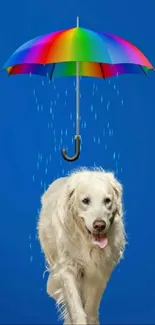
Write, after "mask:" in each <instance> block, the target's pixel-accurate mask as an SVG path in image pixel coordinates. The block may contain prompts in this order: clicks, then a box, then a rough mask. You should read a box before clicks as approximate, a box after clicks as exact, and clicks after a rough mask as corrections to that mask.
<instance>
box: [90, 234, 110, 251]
mask: <svg viewBox="0 0 155 325" xmlns="http://www.w3.org/2000/svg"><path fill="white" fill-rule="evenodd" d="M92 241H93V244H95V245H98V246H99V247H100V248H105V247H106V246H107V244H108V239H107V237H106V235H103V234H93V238H92Z"/></svg>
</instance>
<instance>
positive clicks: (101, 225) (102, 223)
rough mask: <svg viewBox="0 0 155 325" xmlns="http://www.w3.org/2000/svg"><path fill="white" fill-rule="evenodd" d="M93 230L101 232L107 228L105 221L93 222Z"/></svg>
mask: <svg viewBox="0 0 155 325" xmlns="http://www.w3.org/2000/svg"><path fill="white" fill-rule="evenodd" d="M93 228H94V229H95V230H96V231H98V232H101V231H103V230H104V229H105V228H106V223H105V221H102V220H95V221H94V222H93Z"/></svg>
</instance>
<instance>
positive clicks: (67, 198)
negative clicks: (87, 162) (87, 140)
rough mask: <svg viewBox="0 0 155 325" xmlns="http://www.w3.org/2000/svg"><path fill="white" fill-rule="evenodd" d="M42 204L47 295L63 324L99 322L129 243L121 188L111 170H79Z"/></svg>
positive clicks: (40, 228)
mask: <svg viewBox="0 0 155 325" xmlns="http://www.w3.org/2000/svg"><path fill="white" fill-rule="evenodd" d="M41 202H42V208H41V212H40V217H39V221H38V236H39V240H40V244H41V248H42V250H43V252H44V254H45V258H46V262H47V264H48V271H49V277H48V281H47V293H48V294H49V296H50V297H52V298H54V299H55V301H56V303H57V305H58V307H59V308H60V311H61V316H62V318H64V320H65V322H64V324H76V325H77V324H78V325H79V324H81V325H86V324H93V325H94V324H99V320H98V310H99V306H100V301H101V298H102V295H103V293H104V291H105V288H106V286H107V283H108V280H109V279H110V276H111V273H112V271H113V269H114V268H115V266H116V265H117V264H118V262H119V261H120V259H121V258H122V257H123V253H124V250H125V245H126V234H125V227H124V221H123V207H122V185H121V184H120V183H119V182H118V180H116V178H115V176H114V174H113V173H112V172H106V171H104V170H103V169H102V168H92V169H87V168H80V169H78V170H74V171H73V172H71V173H70V174H69V175H68V176H67V177H64V178H59V179H57V180H56V181H54V182H53V183H52V184H51V185H50V186H49V188H48V190H47V191H46V192H45V193H44V194H43V196H42V198H41Z"/></svg>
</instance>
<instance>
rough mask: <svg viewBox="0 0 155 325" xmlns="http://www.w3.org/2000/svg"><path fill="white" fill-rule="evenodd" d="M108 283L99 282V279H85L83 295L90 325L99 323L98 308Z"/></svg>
mask: <svg viewBox="0 0 155 325" xmlns="http://www.w3.org/2000/svg"><path fill="white" fill-rule="evenodd" d="M106 283H107V282H105V283H98V281H97V279H92V280H87V279H85V281H84V284H83V294H82V296H83V302H84V310H85V313H86V315H87V322H88V324H89V325H99V319H98V310H99V306H100V301H101V298H102V295H103V292H104V290H105V287H106Z"/></svg>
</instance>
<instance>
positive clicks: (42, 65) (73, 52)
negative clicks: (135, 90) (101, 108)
mask: <svg viewBox="0 0 155 325" xmlns="http://www.w3.org/2000/svg"><path fill="white" fill-rule="evenodd" d="M3 69H6V70H7V72H8V74H9V75H15V74H28V73H31V74H37V75H41V76H49V78H50V79H52V78H53V77H65V76H76V135H75V154H74V155H73V156H71V157H70V156H68V154H67V151H66V149H65V148H63V149H62V155H63V157H64V159H65V160H67V161H75V160H76V159H78V157H79V155H80V139H81V137H80V96H79V92H80V82H79V81H80V79H79V78H80V76H88V77H98V78H103V79H106V78H108V77H112V76H116V75H120V74H132V73H144V74H145V75H147V72H148V71H149V70H154V68H153V66H152V64H151V63H150V62H149V61H148V59H147V58H146V57H145V56H144V54H143V53H142V52H141V51H140V50H139V49H138V48H137V47H136V46H134V45H133V44H131V43H130V42H128V41H126V40H124V39H122V38H120V37H118V36H115V35H112V34H108V33H103V32H96V31H93V30H90V29H85V28H81V27H79V18H78V17H77V26H76V27H74V28H70V29H66V30H62V31H57V32H54V33H50V34H47V35H44V36H39V37H37V38H35V39H32V40H30V41H29V42H27V43H25V44H24V45H22V46H21V47H19V48H18V49H17V50H16V51H15V52H14V53H13V55H12V56H11V57H10V58H9V60H8V61H7V62H6V64H5V65H4V67H3ZM3 69H2V70H3Z"/></svg>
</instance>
